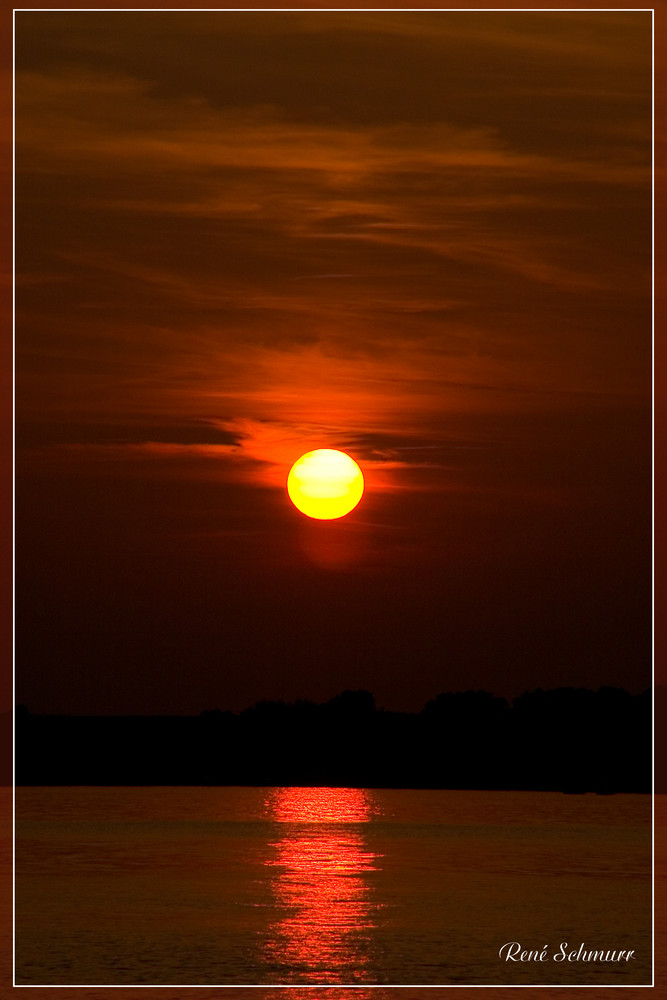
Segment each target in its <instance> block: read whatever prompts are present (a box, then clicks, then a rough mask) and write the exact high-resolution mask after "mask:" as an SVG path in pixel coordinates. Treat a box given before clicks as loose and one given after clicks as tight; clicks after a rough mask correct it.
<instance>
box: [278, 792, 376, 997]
mask: <svg viewBox="0 0 667 1000" xmlns="http://www.w3.org/2000/svg"><path fill="white" fill-rule="evenodd" d="M266 808H267V813H268V816H269V817H270V818H271V819H272V820H274V821H275V822H276V824H280V826H279V827H278V828H277V833H278V838H277V839H276V840H275V841H274V842H273V843H272V845H271V846H272V847H273V849H274V854H273V855H272V856H271V857H270V858H268V859H267V861H266V865H267V866H269V867H270V868H272V869H273V871H272V875H271V884H272V891H273V896H274V902H275V906H276V919H275V921H274V922H273V923H272V924H271V926H270V928H269V931H268V934H267V937H266V942H265V947H264V960H265V962H266V966H267V968H268V969H269V970H270V975H271V978H272V979H274V981H276V982H283V983H293V982H302V983H306V982H307V983H319V984H328V983H352V982H356V981H360V980H361V981H366V982H368V981H369V980H371V979H373V978H374V974H373V969H372V965H371V960H372V935H373V930H374V928H375V927H376V926H377V915H378V910H379V909H380V907H379V905H378V904H377V903H375V902H374V900H373V885H372V880H373V873H374V872H376V871H378V870H379V862H380V856H379V855H378V854H376V853H374V852H373V851H371V850H369V849H368V847H367V845H366V843H365V840H364V833H363V824H364V823H367V822H368V821H369V820H370V819H371V817H372V815H373V814H374V811H375V810H374V807H373V802H372V799H371V795H370V793H369V792H368V791H366V790H365V789H357V788H277V789H272V790H271V792H270V794H269V795H268V796H267V800H266Z"/></svg>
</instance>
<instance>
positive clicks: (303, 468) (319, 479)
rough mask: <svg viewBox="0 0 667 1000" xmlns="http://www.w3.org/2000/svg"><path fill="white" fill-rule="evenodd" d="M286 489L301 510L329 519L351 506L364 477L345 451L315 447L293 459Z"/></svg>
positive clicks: (357, 495)
mask: <svg viewBox="0 0 667 1000" xmlns="http://www.w3.org/2000/svg"><path fill="white" fill-rule="evenodd" d="M287 492H288V494H289V498H290V500H291V501H292V503H293V504H294V506H295V507H296V508H297V510H300V511H301V513H302V514H306V515H307V516H308V517H314V518H317V519H318V520H320V521H330V520H333V519H334V518H337V517H344V516H345V514H349V513H350V511H351V510H354V508H355V507H356V506H357V504H358V503H359V501H360V500H361V497H362V495H363V492H364V477H363V473H362V471H361V469H360V468H359V466H358V465H357V463H356V462H355V461H354V459H352V458H350V456H349V455H346V454H345V452H343V451H335V450H333V449H332V448H319V449H318V450H317V451H309V452H307V453H306V454H305V455H302V456H301V458H299V459H297V461H296V462H295V463H294V465H293V466H292V468H291V469H290V473H289V476H288V477H287Z"/></svg>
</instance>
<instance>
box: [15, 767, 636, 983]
mask: <svg viewBox="0 0 667 1000" xmlns="http://www.w3.org/2000/svg"><path fill="white" fill-rule="evenodd" d="M651 859H652V855H651V800H650V797H649V796H643V795H565V794H562V793H552V792H488V791H433V790H427V791H422V790H387V789H352V788H208V787H207V788H191V787H186V788H164V787H161V788H90V787H85V788H81V787H77V788H17V789H16V826H15V872H16V903H15V968H16V983H17V984H18V985H42V986H47V985H60V986H65V985H72V986H74V985H76V986H83V985H86V986H116V985H155V986H158V985H170V986H250V985H252V986H391V985H397V986H399V985H400V986H426V985H428V986H437V985H439V986H453V985H479V986H483V985H506V986H513V985H532V984H535V985H547V984H550V985H566V986H574V985H597V986H604V985H608V986H621V985H626V986H627V985H648V984H650V983H651V966H652V961H651V958H652V940H651V924H652V879H651V869H652V862H651ZM510 942H517V943H518V945H519V946H520V949H521V951H524V952H532V953H533V954H536V953H539V954H541V955H545V956H546V957H545V960H544V961H535V960H533V959H530V960H528V961H512V960H511V959H510V960H509V961H508V960H505V957H504V956H505V954H506V952H507V949H505V952H503V954H500V951H501V949H502V946H503V945H505V944H508V943H510ZM582 945H583V948H582V947H581V946H582ZM561 946H562V947H561ZM513 950H516V949H514V948H513ZM621 950H624V951H626V952H627V951H632V952H633V953H634V954H633V957H632V958H631V959H630V960H629V961H625V960H622V961H602V960H600V958H599V956H598V958H594V959H587V958H585V957H584V956H585V955H590V953H591V952H604V953H607V952H613V951H615V952H616V953H617V954H618V952H619V951H621ZM563 952H565V954H569V953H571V952H573V953H574V954H575V955H576V954H577V953H578V954H579V958H577V959H574V960H570V959H569V958H566V959H564V960H562V961H555V958H556V956H559V955H562V954H563Z"/></svg>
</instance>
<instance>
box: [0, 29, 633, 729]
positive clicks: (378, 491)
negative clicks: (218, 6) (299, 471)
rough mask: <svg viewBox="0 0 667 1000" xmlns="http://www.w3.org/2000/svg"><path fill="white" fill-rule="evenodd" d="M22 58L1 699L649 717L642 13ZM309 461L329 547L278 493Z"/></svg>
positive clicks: (68, 36)
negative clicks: (530, 709) (355, 492)
mask: <svg viewBox="0 0 667 1000" xmlns="http://www.w3.org/2000/svg"><path fill="white" fill-rule="evenodd" d="M15 44H16V201H15V204H16V237H15V241H16V289H17V291H16V348H15V350H16V419H15V423H16V508H17V514H16V547H17V551H16V563H17V568H16V608H17V610H16V673H15V676H16V696H17V700H18V701H19V702H21V703H24V704H26V705H27V706H28V708H29V709H30V710H31V711H34V712H43V713H72V714H85V713H90V714H154V713H155V714H196V713H198V712H200V711H202V710H205V709H211V708H216V707H217V708H222V709H231V710H233V711H239V710H241V709H243V708H245V707H248V706H249V705H251V704H253V703H255V702H257V701H258V700H261V699H282V700H288V701H292V700H294V699H297V698H308V699H312V700H316V701H323V700H326V699H328V698H330V697H332V696H334V695H336V694H337V693H339V692H340V691H342V690H344V689H346V688H351V689H367V690H370V691H372V692H373V693H374V695H375V698H376V703H377V704H378V706H380V707H383V708H387V709H391V710H404V711H417V710H419V709H420V708H421V707H422V706H423V705H424V703H425V702H426V701H427V700H429V699H430V698H433V697H435V696H436V695H437V694H439V693H440V692H443V691H457V690H467V689H480V688H483V689H486V690H489V691H493V692H494V693H496V694H499V695H502V696H504V697H508V698H509V697H513V696H515V695H517V694H520V693H521V692H522V691H524V690H533V689H535V688H538V687H542V688H548V687H556V686H561V685H567V686H575V687H592V688H597V687H599V686H601V685H607V684H611V685H618V686H621V687H625V688H627V689H628V690H630V691H633V692H638V691H641V690H644V689H645V688H646V687H647V686H648V685H649V683H650V679H651V635H650V630H651V13H650V11H570V12H561V11H520V12H508V11H504V12H503V11H499V12H495V11H448V10H444V11H422V12H417V11H414V12H413V11H408V12H406V11H392V10H389V11H326V10H319V11H310V12H296V11H292V12H290V11H276V12H261V11H254V12H253V11H241V12H231V11H204V12H192V11H181V12H177V11H174V12H154V11H143V12H142V11H106V12H98V11H91V10H89V11H19V12H17V14H16V36H15ZM320 447H327V448H339V449H342V450H344V451H346V452H348V453H349V454H350V455H351V456H352V457H353V458H354V459H355V460H356V461H357V462H358V463H359V465H360V466H361V468H362V470H363V473H364V477H365V483H366V492H365V494H364V497H363V499H362V501H361V503H360V504H359V506H358V507H357V508H356V509H355V510H354V511H353V512H352V513H351V514H349V515H347V516H346V517H344V518H342V519H340V520H337V521H331V522H317V521H314V520H312V519H309V518H306V517H305V516H304V515H302V514H300V513H299V512H298V511H296V510H295V508H294V507H293V506H292V505H291V503H290V501H289V499H288V497H287V494H286V490H285V483H286V479H287V474H288V472H289V469H290V467H291V465H292V463H293V462H294V461H295V460H296V459H297V458H298V457H299V456H300V455H302V454H303V453H304V452H307V451H310V450H313V449H314V448H320Z"/></svg>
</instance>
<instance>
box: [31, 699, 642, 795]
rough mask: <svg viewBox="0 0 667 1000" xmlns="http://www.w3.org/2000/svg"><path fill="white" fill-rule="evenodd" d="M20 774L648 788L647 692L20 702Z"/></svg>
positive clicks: (104, 779)
mask: <svg viewBox="0 0 667 1000" xmlns="http://www.w3.org/2000/svg"><path fill="white" fill-rule="evenodd" d="M15 748H16V754H15V759H16V783H17V784H19V785H333V786H357V787H370V788H373V787H375V788H382V787H390V788H480V789H481V788H484V789H531V790H555V791H564V792H573V793H576V792H598V793H601V794H605V793H612V792H649V791H650V790H651V697H650V692H645V693H644V694H641V695H630V694H628V692H627V691H623V690H621V689H619V688H612V687H605V688H600V689H599V690H598V691H589V690H585V689H575V688H557V689H555V690H550V691H542V690H537V691H531V692H527V693H526V694H523V695H521V696H520V697H519V698H516V699H515V700H514V701H513V702H512V703H511V704H509V703H508V702H506V701H505V700H504V699H503V698H498V697H496V696H494V695H492V694H489V693H488V692H487V691H465V692H459V693H455V694H441V695H438V697H437V698H435V699H434V700H433V701H430V702H428V704H427V705H426V706H425V707H424V709H423V710H422V711H421V712H419V713H403V712H388V711H384V710H378V709H376V707H375V702H374V699H373V695H372V694H370V692H368V691H344V692H343V693H342V694H340V695H338V696H337V697H335V698H333V699H331V700H330V701H328V702H326V703H325V704H315V703H313V702H310V701H297V702H294V703H290V704H286V703H283V702H260V703H258V704H257V705H255V706H254V707H252V708H249V709H247V710H246V711H243V712H241V713H239V714H233V713H232V712H223V711H220V710H219V709H215V710H212V711H205V712H202V713H201V715H199V716H173V717H172V716H127V717H122V716H103V717H84V716H48V715H43V716H37V715H32V714H31V713H30V712H29V711H28V710H27V709H26V708H24V707H19V708H18V709H17V712H16V737H15Z"/></svg>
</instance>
